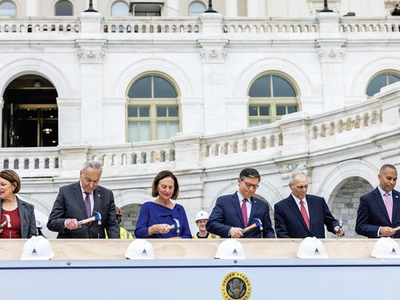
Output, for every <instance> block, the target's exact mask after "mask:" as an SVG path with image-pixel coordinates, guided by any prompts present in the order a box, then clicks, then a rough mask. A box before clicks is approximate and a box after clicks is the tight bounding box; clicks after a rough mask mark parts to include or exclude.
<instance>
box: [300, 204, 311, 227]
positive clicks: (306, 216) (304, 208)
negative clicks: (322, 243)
mask: <svg viewBox="0 0 400 300" xmlns="http://www.w3.org/2000/svg"><path fill="white" fill-rule="evenodd" d="M300 211H301V215H302V216H303V219H304V222H306V225H307V228H308V230H310V219H309V218H308V215H307V210H306V207H305V206H304V201H303V200H300Z"/></svg>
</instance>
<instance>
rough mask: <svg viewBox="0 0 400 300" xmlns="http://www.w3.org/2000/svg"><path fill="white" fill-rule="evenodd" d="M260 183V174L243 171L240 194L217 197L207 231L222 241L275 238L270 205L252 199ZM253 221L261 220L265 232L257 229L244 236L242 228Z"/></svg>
mask: <svg viewBox="0 0 400 300" xmlns="http://www.w3.org/2000/svg"><path fill="white" fill-rule="evenodd" d="M260 180H261V177H260V174H259V173H258V171H257V170H255V169H251V168H246V169H243V170H242V172H240V175H239V178H238V185H239V190H238V191H237V192H235V193H234V194H232V195H225V196H221V197H218V199H217V203H216V204H215V207H214V209H213V210H212V212H211V215H210V217H209V219H208V222H207V225H206V228H207V231H208V232H211V233H213V234H216V235H219V236H220V237H222V238H229V237H232V238H240V237H245V238H259V237H261V236H262V237H266V238H274V237H275V233H274V230H273V229H272V226H271V219H270V217H269V208H268V204H267V203H266V202H264V201H262V200H260V199H258V198H256V197H253V195H254V194H255V192H256V190H257V188H258V184H259V183H260ZM253 218H258V219H260V221H261V222H262V226H263V231H262V232H260V228H259V227H256V228H253V229H251V230H249V231H247V232H246V233H244V234H243V233H242V229H243V228H245V227H247V226H250V225H252V223H255V221H254V220H253Z"/></svg>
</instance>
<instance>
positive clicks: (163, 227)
mask: <svg viewBox="0 0 400 300" xmlns="http://www.w3.org/2000/svg"><path fill="white" fill-rule="evenodd" d="M153 226H154V227H155V228H154V229H155V232H156V233H159V234H166V233H168V232H169V231H170V230H171V229H172V228H170V226H169V225H168V224H155V225H153Z"/></svg>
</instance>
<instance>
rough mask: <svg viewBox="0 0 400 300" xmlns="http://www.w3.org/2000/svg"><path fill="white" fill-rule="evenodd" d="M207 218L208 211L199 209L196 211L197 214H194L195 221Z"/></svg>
mask: <svg viewBox="0 0 400 300" xmlns="http://www.w3.org/2000/svg"><path fill="white" fill-rule="evenodd" d="M208 218H209V214H208V212H206V211H204V210H201V211H199V212H198V213H197V215H196V222H197V221H198V220H208Z"/></svg>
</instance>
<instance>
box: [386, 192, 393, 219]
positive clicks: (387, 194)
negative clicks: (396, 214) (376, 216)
mask: <svg viewBox="0 0 400 300" xmlns="http://www.w3.org/2000/svg"><path fill="white" fill-rule="evenodd" d="M385 206H386V210H387V213H388V215H389V219H390V223H392V213H393V206H392V202H391V201H390V198H389V193H388V192H386V193H385Z"/></svg>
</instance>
